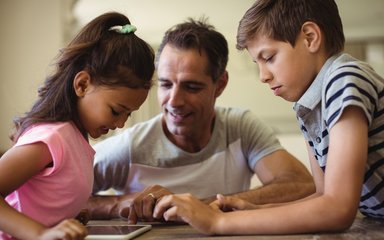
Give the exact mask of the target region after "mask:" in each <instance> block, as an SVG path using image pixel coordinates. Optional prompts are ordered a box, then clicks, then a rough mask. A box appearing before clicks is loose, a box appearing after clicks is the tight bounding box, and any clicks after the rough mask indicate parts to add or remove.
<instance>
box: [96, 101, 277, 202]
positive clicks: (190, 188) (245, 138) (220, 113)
mask: <svg viewBox="0 0 384 240" xmlns="http://www.w3.org/2000/svg"><path fill="white" fill-rule="evenodd" d="M215 114H216V117H215V125H214V129H213V133H212V136H211V139H210V141H209V143H208V144H207V146H206V147H205V148H203V149H202V150H201V151H199V152H196V153H189V152H186V151H184V150H182V149H180V148H178V147H177V146H176V145H174V144H173V143H172V142H171V141H169V140H168V139H167V137H166V136H165V134H164V132H163V129H162V124H161V117H162V115H161V114H160V115H158V116H156V117H154V118H152V119H150V120H149V121H146V122H143V123H139V124H136V125H135V126H133V127H131V128H129V129H127V130H125V131H123V132H122V133H120V134H118V135H116V136H113V137H110V138H108V139H106V140H104V141H102V142H100V143H98V144H96V145H95V146H94V148H95V150H96V155H95V163H94V172H95V183H94V192H95V193H96V192H98V191H102V190H106V189H109V188H113V189H115V190H116V191H117V193H119V194H123V193H132V192H139V191H142V190H144V189H145V188H146V187H148V186H152V185H156V184H157V185H161V186H163V187H166V188H168V189H169V190H170V191H172V192H174V193H186V192H189V193H191V194H193V195H195V196H196V197H200V198H206V197H210V196H213V195H215V194H217V193H222V194H231V193H236V192H241V191H246V190H248V189H249V187H250V180H251V177H252V176H253V169H254V168H255V165H256V163H257V162H258V160H260V159H261V158H263V157H265V156H266V155H269V154H271V153H273V152H274V151H276V150H279V149H282V146H281V145H280V143H279V141H278V139H277V138H276V136H275V135H274V133H273V131H272V129H271V128H269V127H268V126H266V125H265V124H264V123H262V122H261V121H260V120H259V119H257V118H256V117H255V116H254V115H252V114H251V112H249V111H246V110H240V109H235V108H222V107H216V108H215Z"/></svg>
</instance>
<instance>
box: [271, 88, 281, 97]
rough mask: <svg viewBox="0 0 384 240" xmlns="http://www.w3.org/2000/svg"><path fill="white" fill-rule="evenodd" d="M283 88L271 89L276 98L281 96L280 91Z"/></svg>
mask: <svg viewBox="0 0 384 240" xmlns="http://www.w3.org/2000/svg"><path fill="white" fill-rule="evenodd" d="M280 88H281V86H277V87H271V90H272V91H273V94H275V95H276V96H278V95H279V92H280V91H279V90H280Z"/></svg>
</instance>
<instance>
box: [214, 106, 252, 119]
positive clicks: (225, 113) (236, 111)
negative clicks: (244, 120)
mask: <svg viewBox="0 0 384 240" xmlns="http://www.w3.org/2000/svg"><path fill="white" fill-rule="evenodd" d="M215 112H216V116H218V117H219V118H224V117H236V116H238V117H240V116H243V115H244V114H247V113H248V112H249V110H248V109H242V108H237V107H221V106H216V107H215Z"/></svg>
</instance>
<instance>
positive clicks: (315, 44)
mask: <svg viewBox="0 0 384 240" xmlns="http://www.w3.org/2000/svg"><path fill="white" fill-rule="evenodd" d="M301 32H302V33H303V35H304V42H305V45H306V47H307V48H308V50H309V51H310V52H312V53H313V52H317V51H318V50H319V49H320V47H321V45H322V36H323V35H322V32H321V29H320V27H319V26H318V25H317V24H316V23H314V22H310V21H309V22H305V23H304V24H303V26H302V27H301Z"/></svg>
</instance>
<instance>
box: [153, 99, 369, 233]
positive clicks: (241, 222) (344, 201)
mask: <svg viewBox="0 0 384 240" xmlns="http://www.w3.org/2000/svg"><path fill="white" fill-rule="evenodd" d="M329 134H330V146H329V150H328V162H327V168H326V172H325V175H324V184H323V185H322V184H321V179H322V177H321V174H320V171H319V169H318V167H315V166H317V165H313V163H312V165H313V166H312V171H313V172H314V177H315V181H316V184H317V186H316V188H317V191H319V192H320V193H321V194H320V195H319V196H318V197H315V198H311V199H308V200H305V201H301V202H297V203H293V204H289V205H286V206H279V207H274V208H265V209H257V210H249V211H235V212H227V213H223V212H219V211H215V210H213V209H211V208H209V207H208V206H204V205H201V204H200V203H199V202H198V201H196V200H195V199H194V198H193V197H191V196H188V195H187V196H185V195H182V196H177V195H176V196H175V195H174V196H166V197H164V198H163V199H162V200H160V201H159V203H158V204H157V206H156V208H155V212H154V213H155V217H159V216H161V215H163V216H164V218H165V219H167V220H180V219H181V220H183V221H185V222H188V223H189V224H191V225H192V226H193V227H195V228H196V229H197V230H199V231H201V232H203V233H206V234H236V235H237V234H293V233H308V232H325V231H341V230H345V229H347V228H349V227H350V225H351V224H352V223H353V221H354V219H355V216H356V212H357V208H358V204H359V200H360V194H361V189H362V183H363V177H364V170H365V167H364V166H365V164H366V161H367V148H368V139H367V136H368V124H367V120H366V118H365V115H364V113H363V111H362V110H360V109H359V108H357V107H348V108H346V109H345V110H344V113H343V114H342V116H341V118H340V119H339V121H338V122H337V123H336V124H335V125H334V127H333V128H332V129H331V131H330V133H329ZM316 164H317V163H316ZM322 189H323V191H322Z"/></svg>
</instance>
